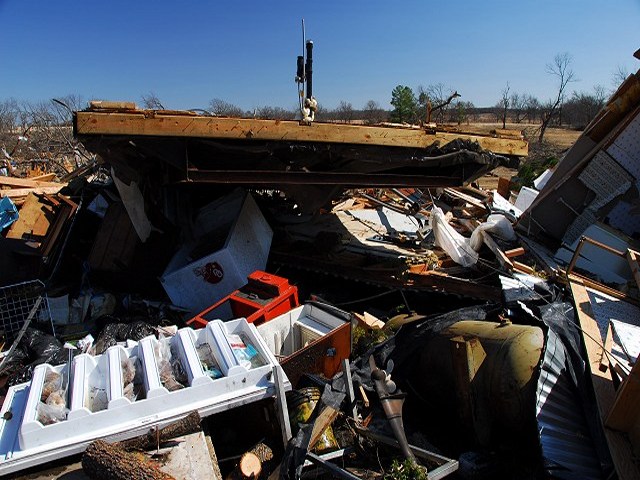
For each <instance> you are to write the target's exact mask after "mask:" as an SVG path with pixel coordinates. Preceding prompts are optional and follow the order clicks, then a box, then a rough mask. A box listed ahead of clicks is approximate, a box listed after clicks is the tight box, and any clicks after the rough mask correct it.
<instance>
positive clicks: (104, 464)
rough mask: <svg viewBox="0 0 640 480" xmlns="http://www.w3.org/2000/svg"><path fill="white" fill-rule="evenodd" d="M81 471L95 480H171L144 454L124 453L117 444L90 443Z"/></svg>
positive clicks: (101, 441) (169, 476) (97, 441)
mask: <svg viewBox="0 0 640 480" xmlns="http://www.w3.org/2000/svg"><path fill="white" fill-rule="evenodd" d="M82 469H83V470H84V472H85V473H86V474H87V475H88V476H89V477H91V478H94V479H96V480H172V479H173V478H174V477H172V476H171V475H169V474H168V473H165V472H163V471H162V470H160V469H159V468H158V466H157V465H156V464H155V463H154V462H153V461H151V460H149V459H147V458H146V457H145V456H144V454H141V453H130V452H126V451H125V450H124V449H123V448H122V447H120V446H118V444H111V443H107V442H105V441H104V440H96V441H95V442H92V443H91V444H90V445H89V447H88V448H87V450H86V452H85V453H84V455H83V456H82Z"/></svg>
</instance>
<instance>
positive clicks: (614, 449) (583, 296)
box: [569, 275, 640, 480]
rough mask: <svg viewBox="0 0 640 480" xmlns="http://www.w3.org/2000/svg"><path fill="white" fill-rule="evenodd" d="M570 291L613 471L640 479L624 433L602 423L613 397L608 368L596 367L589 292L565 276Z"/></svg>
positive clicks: (597, 347)
mask: <svg viewBox="0 0 640 480" xmlns="http://www.w3.org/2000/svg"><path fill="white" fill-rule="evenodd" d="M569 285H570V288H571V293H572V294H573V301H574V303H575V307H576V314H577V315H578V322H579V324H580V328H581V334H582V338H583V341H584V345H585V348H586V351H587V360H588V363H589V367H590V371H591V381H592V384H593V390H594V393H595V397H596V404H597V406H598V411H599V413H600V421H601V422H602V423H603V428H604V434H605V437H606V439H607V444H608V445H609V452H610V453H611V459H612V460H613V464H614V467H615V469H616V473H617V474H618V478H619V479H620V480H631V479H637V478H640V468H639V466H638V464H637V463H636V461H635V460H634V455H633V449H632V447H631V444H630V443H629V440H628V439H627V438H626V437H625V435H624V434H622V433H620V432H616V431H614V430H612V429H610V428H606V427H605V426H604V419H605V418H606V417H607V415H608V414H609V412H610V411H611V407H612V406H613V404H614V400H615V395H616V392H615V389H614V387H613V381H612V380H611V375H610V374H609V370H607V372H603V371H602V370H600V359H601V355H602V346H603V343H604V342H603V340H602V336H601V335H600V330H599V329H598V324H597V323H596V320H595V317H594V314H593V311H592V309H591V300H590V299H589V294H588V293H587V290H586V288H585V286H584V285H582V284H581V282H580V280H579V279H577V278H575V277H574V276H573V275H572V276H570V278H569Z"/></svg>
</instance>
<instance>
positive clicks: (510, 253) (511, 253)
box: [504, 247, 525, 258]
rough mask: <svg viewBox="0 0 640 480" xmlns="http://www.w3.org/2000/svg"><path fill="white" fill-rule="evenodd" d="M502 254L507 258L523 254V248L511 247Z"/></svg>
mask: <svg viewBox="0 0 640 480" xmlns="http://www.w3.org/2000/svg"><path fill="white" fill-rule="evenodd" d="M504 254H505V255H506V256H507V257H509V258H515V257H519V256H521V255H524V254H525V250H524V248H522V247H518V248H513V249H511V250H506V251H505V252H504Z"/></svg>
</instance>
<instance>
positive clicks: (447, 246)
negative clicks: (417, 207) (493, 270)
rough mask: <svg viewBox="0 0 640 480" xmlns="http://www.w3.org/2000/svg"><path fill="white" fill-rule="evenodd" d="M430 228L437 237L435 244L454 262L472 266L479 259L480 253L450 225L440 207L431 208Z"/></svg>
mask: <svg viewBox="0 0 640 480" xmlns="http://www.w3.org/2000/svg"><path fill="white" fill-rule="evenodd" d="M429 228H431V230H433V234H434V236H435V238H436V241H435V245H436V246H437V247H440V248H442V249H443V250H444V251H445V252H447V254H448V255H449V256H450V257H451V258H452V260H453V261H454V262H456V263H457V264H459V265H462V266H463V267H471V266H473V265H475V264H476V262H477V261H478V254H477V253H476V252H475V251H474V250H473V249H472V248H471V246H470V244H469V239H468V238H465V237H463V236H462V235H460V234H459V233H458V232H456V231H455V230H454V228H453V227H452V226H451V225H449V222H448V221H447V218H446V217H445V214H444V212H443V211H442V209H441V208H439V207H435V206H434V207H433V208H432V209H431V215H430V216H429Z"/></svg>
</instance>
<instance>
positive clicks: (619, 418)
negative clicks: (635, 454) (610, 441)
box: [606, 361, 640, 432]
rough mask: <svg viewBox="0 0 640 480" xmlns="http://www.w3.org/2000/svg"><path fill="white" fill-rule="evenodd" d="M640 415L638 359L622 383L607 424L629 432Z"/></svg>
mask: <svg viewBox="0 0 640 480" xmlns="http://www.w3.org/2000/svg"><path fill="white" fill-rule="evenodd" d="M639 416H640V362H638V361H636V363H635V364H634V365H633V368H632V369H631V373H629V376H628V377H627V379H626V380H625V381H624V382H623V383H622V385H620V388H619V389H618V394H617V395H616V399H615V402H614V403H613V406H612V407H611V410H610V411H609V415H608V416H607V420H606V425H607V427H609V428H613V429H614V430H619V431H621V432H629V431H631V430H632V429H633V427H634V425H635V424H636V423H637V422H638V420H639V418H638V417H639Z"/></svg>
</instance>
